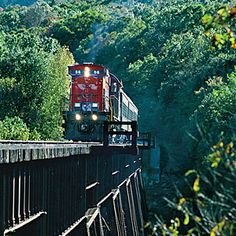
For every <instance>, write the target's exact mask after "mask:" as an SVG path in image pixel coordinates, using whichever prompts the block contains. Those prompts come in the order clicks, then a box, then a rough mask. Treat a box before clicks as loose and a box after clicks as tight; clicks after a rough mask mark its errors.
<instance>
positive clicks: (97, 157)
mask: <svg viewBox="0 0 236 236" xmlns="http://www.w3.org/2000/svg"><path fill="white" fill-rule="evenodd" d="M140 166H141V155H140V154H139V153H138V148H137V147H136V145H135V143H134V142H133V143H132V145H131V146H124V145H112V146H103V145H101V144H98V143H70V142H20V141H19V142H17V141H3V142H0V236H3V235H16V236H19V235H22V236H23V235H24V236H53V235H61V236H66V235H72V236H73V235H78V236H84V235H88V236H95V235H96V236H107V235H109V236H116V235H117V236H139V235H144V232H143V223H144V222H143V221H144V218H145V217H144V214H145V211H146V206H145V199H144V189H143V183H142V177H141V168H140Z"/></svg>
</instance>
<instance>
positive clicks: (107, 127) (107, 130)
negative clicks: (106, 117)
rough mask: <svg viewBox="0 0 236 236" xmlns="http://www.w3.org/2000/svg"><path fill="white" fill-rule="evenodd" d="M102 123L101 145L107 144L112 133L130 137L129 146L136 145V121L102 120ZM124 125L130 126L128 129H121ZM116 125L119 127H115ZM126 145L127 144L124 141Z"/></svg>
mask: <svg viewBox="0 0 236 236" xmlns="http://www.w3.org/2000/svg"><path fill="white" fill-rule="evenodd" d="M103 125H104V126H103V145H104V146H105V147H107V146H109V140H110V139H111V137H112V136H113V135H122V136H127V137H131V140H130V141H131V147H132V148H136V147H137V121H104V124H103ZM124 125H125V126H130V129H126V130H124V129H122V126H124ZM112 126H114V127H112ZM119 126H120V127H119ZM116 127H119V128H118V129H117V128H116ZM126 145H129V144H128V143H126Z"/></svg>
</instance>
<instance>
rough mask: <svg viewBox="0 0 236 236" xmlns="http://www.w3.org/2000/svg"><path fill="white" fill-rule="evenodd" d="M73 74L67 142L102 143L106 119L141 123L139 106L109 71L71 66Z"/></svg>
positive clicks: (66, 125) (99, 68)
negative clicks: (138, 119) (139, 120)
mask: <svg viewBox="0 0 236 236" xmlns="http://www.w3.org/2000/svg"><path fill="white" fill-rule="evenodd" d="M69 74H70V75H71V77H72V81H71V88H70V104H69V110H68V111H67V112H66V114H65V138H66V139H69V140H74V141H101V140H102V130H103V128H102V126H103V122H104V121H105V120H112V121H137V117H138V109H137V107H136V106H135V105H134V103H133V102H132V101H131V99H130V98H129V97H128V96H127V95H126V93H125V92H124V91H123V89H122V83H121V81H120V80H119V79H118V78H117V77H116V76H114V75H113V74H111V73H110V72H109V70H108V69H107V68H105V67H103V66H100V65H94V64H93V63H83V64H77V65H73V66H69ZM123 128H124V127H123Z"/></svg>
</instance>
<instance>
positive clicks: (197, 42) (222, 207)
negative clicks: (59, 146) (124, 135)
mask: <svg viewBox="0 0 236 236" xmlns="http://www.w3.org/2000/svg"><path fill="white" fill-rule="evenodd" d="M0 7H1V8H0V55H1V57H0V96H1V106H0V139H19V140H63V128H62V127H63V126H62V124H63V116H62V113H63V110H64V107H65V106H66V101H67V99H68V90H69V77H68V74H67V66H68V65H71V64H73V63H74V62H80V63H81V62H85V61H86V62H88V61H89V62H90V61H92V62H95V63H99V64H102V65H106V66H107V67H108V68H109V69H110V71H111V72H112V73H114V74H116V75H117V76H118V78H120V79H122V81H123V83H124V85H125V90H126V91H127V93H128V94H129V96H130V97H132V99H133V100H134V101H135V103H136V104H137V106H138V108H139V113H140V119H139V127H140V129H141V131H151V132H152V133H153V134H154V135H156V136H157V141H158V144H159V145H160V146H161V150H162V154H161V155H162V156H161V168H162V176H161V181H160V183H158V184H157V185H156V186H155V191H154V192H155V193H154V194H153V195H151V196H149V197H148V198H149V200H150V202H154V203H155V204H152V206H151V207H150V208H151V209H150V211H151V214H150V215H151V218H150V222H147V223H146V224H145V228H146V230H147V235H157V233H158V232H159V233H161V235H174V236H175V235H210V236H216V235H232V236H233V235H236V208H235V204H236V202H235V197H234V196H235V183H236V182H235V181H236V159H235V149H234V143H235V122H236V67H235V64H236V39H235V32H236V31H235V30H236V28H235V21H236V6H235V3H234V2H233V1H232V2H231V1H222V0H212V1H208V0H189V1H183V0H166V1H164V0H159V1H158V0H156V1H155V0H146V1H144V0H143V1H142V0H140V1H138V0H137V1H118V0H117V1H108V0H97V1H96V0H90V1H86V0H67V1H66V0H48V1H37V2H35V1H33V0H1V1H0ZM167 205H168V207H167Z"/></svg>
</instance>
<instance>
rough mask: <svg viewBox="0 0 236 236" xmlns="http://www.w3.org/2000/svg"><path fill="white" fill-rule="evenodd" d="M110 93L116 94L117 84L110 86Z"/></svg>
mask: <svg viewBox="0 0 236 236" xmlns="http://www.w3.org/2000/svg"><path fill="white" fill-rule="evenodd" d="M112 92H114V93H116V92H117V83H114V84H113V85H112Z"/></svg>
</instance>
